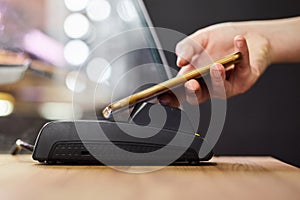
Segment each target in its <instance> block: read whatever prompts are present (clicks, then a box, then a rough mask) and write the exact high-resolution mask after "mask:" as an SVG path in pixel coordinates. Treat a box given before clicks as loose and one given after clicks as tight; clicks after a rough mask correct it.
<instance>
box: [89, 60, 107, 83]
mask: <svg viewBox="0 0 300 200" xmlns="http://www.w3.org/2000/svg"><path fill="white" fill-rule="evenodd" d="M86 73H87V76H88V77H89V79H90V80H91V81H93V82H96V83H103V82H106V81H108V80H109V78H110V76H111V66H110V64H109V63H108V62H107V61H106V60H105V59H103V58H94V59H93V60H91V61H90V62H89V64H88V65H87V67H86Z"/></svg>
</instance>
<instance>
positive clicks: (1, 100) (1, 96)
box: [0, 92, 15, 117]
mask: <svg viewBox="0 0 300 200" xmlns="http://www.w3.org/2000/svg"><path fill="white" fill-rule="evenodd" d="M14 102H15V98H14V97H13V96H12V95H11V94H8V93H3V92H0V117H5V116H8V115H10V114H11V113H12V112H13V111H14Z"/></svg>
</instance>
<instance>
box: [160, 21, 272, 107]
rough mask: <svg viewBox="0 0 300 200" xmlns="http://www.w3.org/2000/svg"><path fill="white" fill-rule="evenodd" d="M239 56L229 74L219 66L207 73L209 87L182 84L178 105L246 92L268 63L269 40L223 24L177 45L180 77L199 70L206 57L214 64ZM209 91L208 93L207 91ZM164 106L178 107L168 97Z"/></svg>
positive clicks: (237, 25)
mask: <svg viewBox="0 0 300 200" xmlns="http://www.w3.org/2000/svg"><path fill="white" fill-rule="evenodd" d="M237 51H239V52H241V53H242V57H243V58H242V60H241V61H240V62H239V63H237V64H235V66H234V68H233V69H232V70H229V71H226V70H225V68H224V66H223V65H221V64H217V63H216V64H214V65H213V67H212V68H211V70H210V83H208V84H200V83H199V82H198V81H196V80H194V79H193V80H189V81H187V82H186V83H185V84H184V90H185V92H184V93H185V95H183V96H182V95H180V97H179V101H184V100H186V101H187V102H188V103H190V104H199V103H203V102H204V101H206V100H207V99H208V98H228V97H231V96H234V95H238V94H241V93H244V92H246V91H247V90H248V89H249V88H250V87H251V86H252V85H253V84H254V83H255V82H256V81H257V79H258V78H259V77H260V76H261V74H262V73H263V72H264V71H265V69H266V68H267V66H268V65H269V64H270V62H271V46H270V42H269V40H268V39H267V38H266V37H265V36H264V35H261V34H259V33H257V32H255V31H253V30H251V28H249V27H247V26H246V25H243V24H242V23H223V24H218V25H214V26H210V27H207V28H205V29H201V30H199V31H197V32H196V33H194V34H192V35H190V36H188V37H187V38H185V39H184V40H182V41H181V42H179V43H178V45H177V47H176V54H177V56H178V59H177V65H178V66H179V67H181V69H180V71H179V73H178V75H182V74H184V73H186V72H188V71H190V70H193V69H194V68H195V67H200V66H198V63H199V62H198V61H199V60H201V59H202V58H204V57H205V55H209V56H210V57H211V58H212V59H213V60H216V59H219V58H222V57H224V56H225V55H227V54H231V53H233V52H237ZM206 57H207V56H206ZM208 87H209V89H208ZM159 99H160V102H161V103H162V104H164V105H169V106H173V107H178V106H179V102H178V101H177V99H176V98H175V97H174V96H172V95H169V94H165V95H162V96H160V98H159Z"/></svg>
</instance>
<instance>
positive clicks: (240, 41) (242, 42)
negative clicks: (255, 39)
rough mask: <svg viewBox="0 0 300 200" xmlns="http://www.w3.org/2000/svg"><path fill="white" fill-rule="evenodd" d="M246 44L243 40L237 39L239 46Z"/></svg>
mask: <svg viewBox="0 0 300 200" xmlns="http://www.w3.org/2000/svg"><path fill="white" fill-rule="evenodd" d="M243 46H244V41H243V40H238V41H237V47H238V48H242V47H243Z"/></svg>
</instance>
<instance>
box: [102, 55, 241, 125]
mask: <svg viewBox="0 0 300 200" xmlns="http://www.w3.org/2000/svg"><path fill="white" fill-rule="evenodd" d="M241 58H242V54H241V53H240V52H236V53H233V54H231V55H228V56H226V57H224V58H222V59H220V60H217V61H215V62H214V63H220V64H222V65H224V67H229V66H231V65H233V64H235V63H237V62H238V61H240V59H241ZM211 66H213V63H212V64H209V65H207V66H205V67H201V68H199V69H195V70H192V71H190V72H188V73H186V74H184V75H181V76H178V77H175V78H172V79H169V80H167V81H165V82H162V83H159V84H157V85H154V86H152V87H150V88H147V89H145V90H142V91H140V92H137V93H135V94H133V95H131V96H129V97H126V98H123V99H121V100H119V101H116V102H114V103H112V104H110V105H108V106H107V107H106V108H104V109H103V111H102V114H103V117H104V118H106V119H109V118H110V117H111V116H112V114H113V113H115V112H117V111H120V110H122V109H125V108H128V107H131V106H133V105H134V104H137V103H139V102H142V101H145V100H148V99H151V98H153V97H155V96H157V95H160V94H162V93H164V92H167V91H168V90H170V89H172V88H175V87H177V86H179V85H181V84H183V83H185V82H187V81H189V80H191V79H196V78H200V77H201V76H203V75H205V74H207V73H208V72H209V69H210V68H211Z"/></svg>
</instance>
